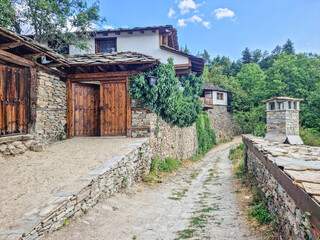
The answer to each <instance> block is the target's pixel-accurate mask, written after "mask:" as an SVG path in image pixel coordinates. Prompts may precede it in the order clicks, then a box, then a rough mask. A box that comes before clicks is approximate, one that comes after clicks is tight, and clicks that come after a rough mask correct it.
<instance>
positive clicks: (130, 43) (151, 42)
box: [69, 31, 189, 65]
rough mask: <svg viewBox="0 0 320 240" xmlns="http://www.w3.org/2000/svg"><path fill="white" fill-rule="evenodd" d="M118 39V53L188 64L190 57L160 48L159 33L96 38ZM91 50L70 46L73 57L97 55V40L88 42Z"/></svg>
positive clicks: (163, 61) (146, 32) (125, 34)
mask: <svg viewBox="0 0 320 240" xmlns="http://www.w3.org/2000/svg"><path fill="white" fill-rule="evenodd" d="M114 37H116V38H117V51H118V52H126V51H132V52H138V53H143V54H147V55H150V56H152V57H155V58H159V59H160V61H161V62H162V63H167V60H168V58H169V57H173V58H174V64H175V65H177V64H188V63H189V59H188V57H185V56H181V55H178V54H176V53H172V52H169V51H166V50H162V49H161V48H160V46H159V31H156V32H154V33H153V32H152V31H145V32H144V33H140V32H137V31H134V32H133V33H132V34H129V33H127V32H123V33H121V34H120V35H116V34H114V33H112V34H108V36H102V37H99V36H97V37H96V38H97V39H98V38H114ZM88 47H89V50H87V51H84V50H80V49H78V48H76V47H75V46H70V48H69V51H70V54H71V55H74V54H85V53H95V40H94V39H93V38H92V39H89V40H88Z"/></svg>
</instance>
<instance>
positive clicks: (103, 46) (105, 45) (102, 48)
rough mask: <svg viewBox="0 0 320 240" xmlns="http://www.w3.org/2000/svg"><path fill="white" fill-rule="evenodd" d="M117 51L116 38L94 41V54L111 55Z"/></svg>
mask: <svg viewBox="0 0 320 240" xmlns="http://www.w3.org/2000/svg"><path fill="white" fill-rule="evenodd" d="M116 51H117V39H116V38H104V39H96V53H112V52H116Z"/></svg>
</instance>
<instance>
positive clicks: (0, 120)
mask: <svg viewBox="0 0 320 240" xmlns="http://www.w3.org/2000/svg"><path fill="white" fill-rule="evenodd" d="M4 77H5V76H4V66H3V65H0V135H4V134H5V132H4V126H5V124H4V118H5V117H4V106H5V105H4V103H5V92H4V89H5V81H4Z"/></svg>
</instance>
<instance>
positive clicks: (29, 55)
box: [20, 53, 44, 60]
mask: <svg viewBox="0 0 320 240" xmlns="http://www.w3.org/2000/svg"><path fill="white" fill-rule="evenodd" d="M42 56H44V53H31V54H25V55H21V56H20V57H23V58H25V59H29V60H30V59H34V58H39V57H42Z"/></svg>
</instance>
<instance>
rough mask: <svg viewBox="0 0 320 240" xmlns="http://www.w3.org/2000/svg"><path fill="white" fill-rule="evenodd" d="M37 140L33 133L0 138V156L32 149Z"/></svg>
mask: <svg viewBox="0 0 320 240" xmlns="http://www.w3.org/2000/svg"><path fill="white" fill-rule="evenodd" d="M35 144H36V141H35V140H34V136H31V135H18V136H8V137H1V138H0V156H9V155H17V154H22V153H25V152H26V151H28V150H31V149H32V148H33V147H34V145H35Z"/></svg>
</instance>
